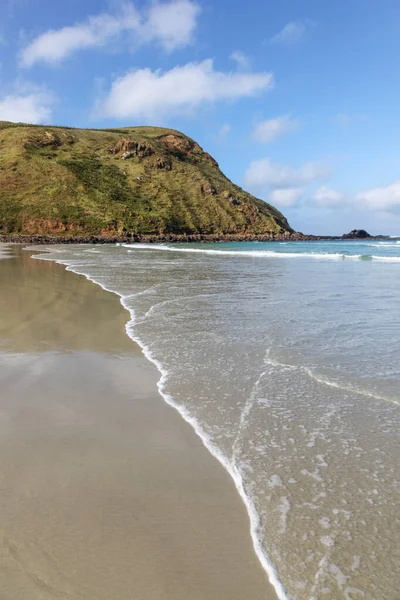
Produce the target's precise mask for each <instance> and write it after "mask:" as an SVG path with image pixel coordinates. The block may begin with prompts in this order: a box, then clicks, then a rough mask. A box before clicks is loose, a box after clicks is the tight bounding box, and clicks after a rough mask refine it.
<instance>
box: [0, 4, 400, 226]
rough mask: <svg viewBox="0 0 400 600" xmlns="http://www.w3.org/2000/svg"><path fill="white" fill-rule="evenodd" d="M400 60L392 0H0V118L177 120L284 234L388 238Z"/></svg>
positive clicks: (122, 122) (399, 201)
mask: <svg viewBox="0 0 400 600" xmlns="http://www.w3.org/2000/svg"><path fill="white" fill-rule="evenodd" d="M399 59H400V2H399V1H398V0H379V1H378V0H335V1H334V2H332V1H331V2H327V1H326V0H325V1H324V0H279V1H277V0H247V2H242V1H239V0H197V1H195V0H132V1H129V0H68V2H55V1H54V0H0V120H8V121H22V122H30V123H44V124H54V125H68V126H73V127H96V128H99V127H119V126H134V125H160V126H165V127H171V128H174V129H178V130H180V131H182V132H184V133H186V134H187V135H189V136H190V137H192V138H194V139H195V140H196V141H197V142H198V143H199V144H200V145H201V146H202V147H203V148H204V149H205V150H206V151H207V152H209V153H210V154H211V155H212V156H214V158H215V159H216V160H217V161H218V162H219V164H220V166H221V168H222V170H223V171H224V173H225V174H226V175H227V176H228V177H229V178H230V179H231V180H232V181H234V182H235V183H237V184H238V185H240V186H242V187H244V188H245V189H246V190H248V191H250V192H252V193H253V194H255V195H256V196H258V197H260V198H262V199H263V200H265V201H267V202H270V203H271V204H274V205H275V206H276V207H278V208H279V209H280V210H281V211H282V212H283V213H284V214H285V216H286V217H287V218H288V220H289V223H290V224H291V226H292V227H293V228H294V229H295V230H297V231H302V232H304V233H313V234H321V235H330V234H333V235H335V234H342V233H345V232H348V231H350V230H351V229H366V230H367V231H369V232H370V233H372V234H387V235H400V144H399V140H400V118H399V117H400V110H399V97H400V68H399V64H400V60H399ZM0 195H1V190H0Z"/></svg>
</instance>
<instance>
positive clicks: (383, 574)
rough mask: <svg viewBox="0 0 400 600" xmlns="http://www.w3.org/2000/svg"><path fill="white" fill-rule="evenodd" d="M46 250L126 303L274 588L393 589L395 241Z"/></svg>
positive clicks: (305, 593)
mask: <svg viewBox="0 0 400 600" xmlns="http://www.w3.org/2000/svg"><path fill="white" fill-rule="evenodd" d="M49 250H50V254H48V255H46V257H47V258H48V259H54V260H57V261H58V262H61V263H62V264H65V265H67V266H68V268H70V269H71V270H73V271H75V272H77V273H82V274H84V275H86V276H87V277H88V278H90V279H91V280H93V281H95V282H97V283H98V284H100V285H101V286H103V287H104V288H105V289H109V290H112V291H115V292H116V293H118V294H119V295H120V297H121V300H122V302H123V304H124V306H126V307H127V308H128V309H129V310H130V312H131V317H132V318H131V322H130V323H129V324H128V328H127V331H128V334H129V335H130V336H131V337H132V339H135V340H136V341H138V342H139V343H140V345H141V346H142V348H143V350H144V352H145V353H146V355H147V356H148V357H149V359H151V360H153V361H154V362H155V363H156V365H157V367H158V368H159V370H160V375H161V380H160V384H159V387H160V392H161V394H162V396H163V398H164V399H165V400H166V401H167V402H169V403H170V404H172V405H173V406H174V407H175V408H177V409H178V410H179V411H180V413H181V414H182V416H183V417H184V418H185V419H187V420H188V421H189V422H190V423H191V424H192V426H193V427H194V428H195V430H196V431H197V433H198V434H199V435H200V436H201V437H202V439H203V441H204V443H205V445H206V446H207V447H208V448H209V450H210V451H211V452H212V453H213V454H214V455H215V456H216V457H217V458H218V459H219V460H220V461H221V462H222V463H223V464H224V466H225V467H226V469H227V470H228V471H229V472H230V474H231V475H232V477H233V479H234V480H235V483H236V486H237V489H238V492H239V493H240V494H241V496H242V498H243V500H244V502H245V503H246V506H247V509H248V512H249V517H250V524H249V526H250V527H251V532H252V536H253V541H254V546H255V549H256V552H257V555H258V557H259V559H260V560H261V562H262V564H263V565H264V567H265V569H266V571H267V572H268V574H269V576H270V578H271V581H272V582H273V584H274V585H275V587H276V590H277V593H278V595H279V597H280V598H295V599H298V600H320V599H325V598H326V599H329V600H338V599H342V598H343V599H345V600H359V599H362V598H363V599H371V600H381V599H385V600H398V599H399V597H400V596H399V592H398V590H399V589H400V580H399V575H398V559H399V541H398V540H399V539H400V523H399V518H398V492H399V489H398V485H399V479H400V474H399V458H400V446H399V436H398V431H399V422H400V366H399V365H400V309H399V300H400V244H398V243H397V241H396V240H393V241H390V242H371V241H365V242H347V243H343V242H282V243H240V244H239V243H232V244H201V245H200V244H191V245H179V246H176V245H169V246H168V245H134V246H78V247H71V246H62V247H57V248H50V249H49Z"/></svg>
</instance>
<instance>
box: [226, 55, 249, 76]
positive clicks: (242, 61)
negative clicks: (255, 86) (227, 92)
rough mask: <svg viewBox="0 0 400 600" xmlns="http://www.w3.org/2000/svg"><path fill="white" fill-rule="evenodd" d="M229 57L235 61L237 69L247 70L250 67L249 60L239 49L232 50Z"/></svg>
mask: <svg viewBox="0 0 400 600" xmlns="http://www.w3.org/2000/svg"><path fill="white" fill-rule="evenodd" d="M230 58H231V59H232V60H234V61H235V63H236V66H237V68H238V70H239V71H248V70H249V69H250V60H249V58H248V56H246V54H245V53H244V52H242V51H241V50H235V52H232V54H231V56H230Z"/></svg>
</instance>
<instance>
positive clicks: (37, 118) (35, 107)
mask: <svg viewBox="0 0 400 600" xmlns="http://www.w3.org/2000/svg"><path fill="white" fill-rule="evenodd" d="M52 101H53V99H52V97H51V95H50V94H47V93H45V92H33V93H30V94H13V95H9V96H5V97H4V98H0V121H13V122H22V123H33V124H36V123H46V122H48V121H49V120H50V117H51V104H52Z"/></svg>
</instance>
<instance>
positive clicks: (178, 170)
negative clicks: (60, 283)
mask: <svg viewBox="0 0 400 600" xmlns="http://www.w3.org/2000/svg"><path fill="white" fill-rule="evenodd" d="M291 231H292V229H291V228H290V226H289V225H288V223H287V221H286V219H285V217H284V216H283V215H282V214H281V213H280V212H279V211H278V210H276V209H275V208H274V207H273V206H271V205H269V204H267V203H265V202H263V201H262V200H259V199H257V198H255V197H254V196H252V195H251V194H248V193H247V192H245V191H243V190H242V189H241V188H239V187H238V186H236V185H234V184H233V183H232V182H231V181H229V179H227V178H226V177H225V176H224V175H223V173H222V172H221V171H220V169H219V167H218V164H217V163H216V161H215V160H214V159H213V158H212V157H211V156H210V155H209V154H207V153H206V152H204V151H203V150H202V149H201V148H200V146H199V145H198V144H197V143H196V142H194V141H193V140H192V139H190V138H188V137H187V136H185V135H183V134H182V133H179V132H178V131H174V130H171V129H164V128H158V127H129V128H121V129H108V130H95V129H92V130H89V129H88V130H86V129H72V128H68V127H54V126H51V127H47V126H39V125H25V124H19V123H17V124H15V123H8V122H4V121H3V122H1V121H0V234H4V235H6V234H31V235H32V234H52V235H60V236H72V235H90V234H95V235H103V236H112V235H116V234H117V235H127V234H128V235H129V234H131V233H141V234H164V233H175V234H182V233H187V234H192V233H203V234H218V235H223V234H228V233H229V234H247V233H252V234H266V233H274V234H279V233H285V232H291Z"/></svg>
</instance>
